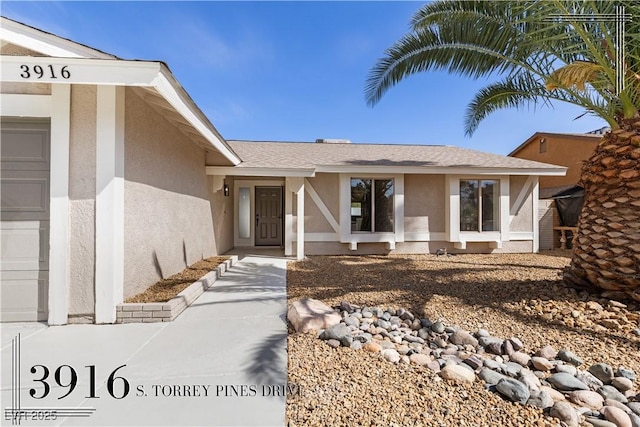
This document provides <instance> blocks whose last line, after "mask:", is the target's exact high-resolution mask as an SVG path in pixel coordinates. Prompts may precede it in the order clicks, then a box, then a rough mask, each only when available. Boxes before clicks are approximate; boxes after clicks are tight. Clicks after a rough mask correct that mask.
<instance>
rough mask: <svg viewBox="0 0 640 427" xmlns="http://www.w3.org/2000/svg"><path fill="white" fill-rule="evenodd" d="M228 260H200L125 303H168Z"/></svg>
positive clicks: (224, 258)
mask: <svg viewBox="0 0 640 427" xmlns="http://www.w3.org/2000/svg"><path fill="white" fill-rule="evenodd" d="M228 259H229V257H228V256H214V257H210V258H205V259H203V260H200V261H198V262H196V263H194V264H191V265H190V266H189V267H187V268H185V269H184V270H183V271H181V272H180V273H177V274H174V275H173V276H170V277H167V278H166V279H162V280H160V281H158V282H157V283H155V284H153V285H151V286H150V287H149V288H147V289H146V290H145V291H144V292H142V293H139V294H138V295H134V296H132V297H130V298H128V299H127V300H126V301H125V302H126V303H146V302H167V301H169V300H170V299H171V298H173V297H175V296H176V295H178V294H179V293H180V292H182V291H183V290H185V289H186V288H188V287H189V285H191V284H192V283H193V282H195V281H197V280H199V279H200V278H201V277H202V276H204V275H205V274H207V273H208V272H210V271H213V270H215V269H216V268H217V267H218V266H219V265H220V264H222V263H223V262H224V261H226V260H228Z"/></svg>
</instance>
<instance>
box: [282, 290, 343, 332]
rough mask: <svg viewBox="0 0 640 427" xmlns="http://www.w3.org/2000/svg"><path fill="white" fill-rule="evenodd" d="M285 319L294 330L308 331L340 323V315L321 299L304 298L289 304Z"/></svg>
mask: <svg viewBox="0 0 640 427" xmlns="http://www.w3.org/2000/svg"><path fill="white" fill-rule="evenodd" d="M287 320H288V321H289V322H291V324H292V325H293V328H294V329H295V330H296V332H308V331H312V330H319V329H327V328H329V327H331V326H333V325H336V324H338V323H340V315H339V314H338V313H336V312H335V311H333V309H332V308H331V307H329V306H328V305H326V304H325V303H323V302H322V301H318V300H315V299H311V298H305V299H301V300H299V301H295V302H293V303H292V304H291V305H290V306H289V309H288V310H287Z"/></svg>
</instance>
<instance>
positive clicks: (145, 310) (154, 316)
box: [116, 255, 238, 323]
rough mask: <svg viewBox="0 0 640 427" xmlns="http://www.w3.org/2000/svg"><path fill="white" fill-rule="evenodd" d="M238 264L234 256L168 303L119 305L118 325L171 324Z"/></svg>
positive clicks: (117, 311) (117, 312) (117, 310)
mask: <svg viewBox="0 0 640 427" xmlns="http://www.w3.org/2000/svg"><path fill="white" fill-rule="evenodd" d="M237 262H238V256H237V255H232V256H231V257H230V258H229V259H228V260H226V261H224V262H223V263H222V264H220V265H218V266H217V267H216V269H215V270H212V271H210V272H208V273H207V274H205V275H204V276H202V277H201V278H200V279H199V280H197V281H195V282H193V283H192V284H190V285H189V287H187V288H186V289H185V290H183V291H182V292H180V293H179V294H178V295H176V296H175V297H173V298H171V299H170V300H169V301H167V302H148V303H135V302H133V303H122V304H118V306H117V307H116V323H151V322H171V321H172V320H173V319H175V318H176V317H178V316H179V315H180V313H182V312H183V311H184V310H185V309H186V308H187V307H189V306H190V305H191V304H192V303H193V302H194V301H195V300H196V299H197V298H198V297H199V296H200V295H202V294H203V293H204V291H206V290H208V289H210V288H211V287H212V286H213V284H214V283H215V282H216V280H218V278H220V277H222V276H223V275H224V273H225V272H226V271H228V270H229V269H230V268H231V267H233V266H234V265H235V264H236V263H237Z"/></svg>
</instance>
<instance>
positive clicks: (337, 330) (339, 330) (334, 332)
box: [320, 323, 350, 341]
mask: <svg viewBox="0 0 640 427" xmlns="http://www.w3.org/2000/svg"><path fill="white" fill-rule="evenodd" d="M349 334H350V331H349V328H347V325H345V324H344V323H338V324H336V325H333V326H330V327H328V328H327V329H325V330H324V332H322V333H321V334H320V339H321V340H338V341H340V340H341V339H342V338H343V337H345V336H347V335H349Z"/></svg>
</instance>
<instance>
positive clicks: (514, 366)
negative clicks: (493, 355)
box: [503, 362, 522, 378]
mask: <svg viewBox="0 0 640 427" xmlns="http://www.w3.org/2000/svg"><path fill="white" fill-rule="evenodd" d="M521 370H522V365H520V364H518V363H515V362H507V363H506V364H505V366H504V368H503V372H504V373H505V374H507V375H509V376H510V377H514V378H515V377H516V376H518V374H519V373H520V371H521Z"/></svg>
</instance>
